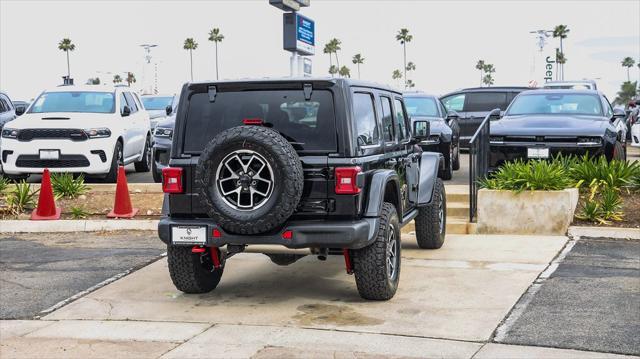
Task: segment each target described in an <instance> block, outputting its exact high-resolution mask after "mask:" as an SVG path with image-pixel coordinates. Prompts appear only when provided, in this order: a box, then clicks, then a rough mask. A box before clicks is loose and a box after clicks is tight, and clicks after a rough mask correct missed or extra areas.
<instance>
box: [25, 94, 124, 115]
mask: <svg viewBox="0 0 640 359" xmlns="http://www.w3.org/2000/svg"><path fill="white" fill-rule="evenodd" d="M114 98H115V97H114V95H113V93H111V92H80V91H73V92H45V93H43V94H42V95H40V96H39V97H38V99H37V100H36V101H35V103H34V104H33V106H31V109H30V110H29V112H31V113H43V112H86V113H113V112H114V111H115V101H114Z"/></svg>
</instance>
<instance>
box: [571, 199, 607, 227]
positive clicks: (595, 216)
mask: <svg viewBox="0 0 640 359" xmlns="http://www.w3.org/2000/svg"><path fill="white" fill-rule="evenodd" d="M600 213H601V209H600V204H599V203H598V201H596V200H589V199H588V200H586V201H585V202H584V203H583V205H582V209H581V210H580V213H578V214H576V217H577V218H579V219H582V220H584V221H589V222H599V223H606V221H604V222H603V220H602V218H601V216H600Z"/></svg>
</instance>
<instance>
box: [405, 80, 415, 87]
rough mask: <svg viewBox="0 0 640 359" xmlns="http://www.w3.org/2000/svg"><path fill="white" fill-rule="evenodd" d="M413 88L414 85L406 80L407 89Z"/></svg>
mask: <svg viewBox="0 0 640 359" xmlns="http://www.w3.org/2000/svg"><path fill="white" fill-rule="evenodd" d="M415 86H416V84H414V83H413V81H411V80H407V88H412V87H415Z"/></svg>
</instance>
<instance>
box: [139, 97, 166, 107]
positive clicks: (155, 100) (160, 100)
mask: <svg viewBox="0 0 640 359" xmlns="http://www.w3.org/2000/svg"><path fill="white" fill-rule="evenodd" d="M172 103H173V96H143V97H142V104H144V108H145V109H147V110H164V109H166V108H167V106H170V105H171V104H172Z"/></svg>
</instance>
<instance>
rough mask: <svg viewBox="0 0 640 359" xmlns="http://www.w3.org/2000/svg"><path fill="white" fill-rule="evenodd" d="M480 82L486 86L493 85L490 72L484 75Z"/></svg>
mask: <svg viewBox="0 0 640 359" xmlns="http://www.w3.org/2000/svg"><path fill="white" fill-rule="evenodd" d="M482 83H484V84H485V85H487V86H491V85H493V76H491V74H486V75H484V77H483V78H482Z"/></svg>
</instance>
